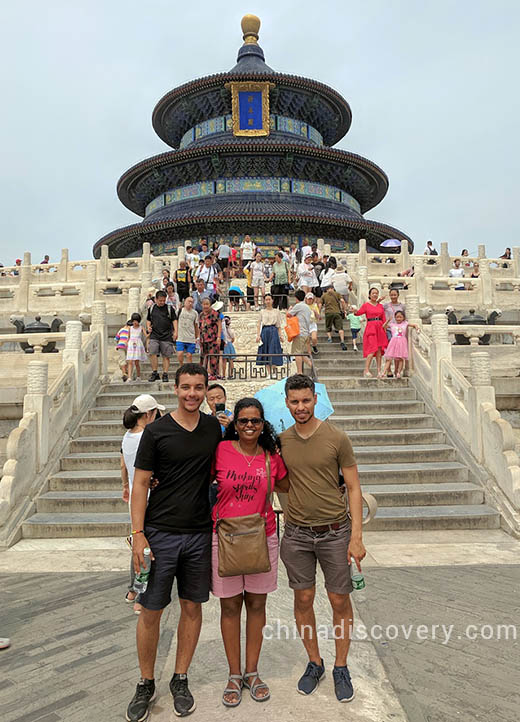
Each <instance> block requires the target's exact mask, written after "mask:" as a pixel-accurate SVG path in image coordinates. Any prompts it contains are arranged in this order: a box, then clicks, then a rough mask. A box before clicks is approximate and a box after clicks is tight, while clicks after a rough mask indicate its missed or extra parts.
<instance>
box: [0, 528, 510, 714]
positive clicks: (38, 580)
mask: <svg viewBox="0 0 520 722" xmlns="http://www.w3.org/2000/svg"><path fill="white" fill-rule="evenodd" d="M52 544H53V547H54V550H53V551H50V550H49V549H48V547H49V546H50V544H49V542H45V541H44V540H23V541H22V542H20V543H19V544H18V545H16V546H15V547H13V548H12V549H10V550H9V551H6V552H3V553H2V554H0V572H1V573H2V586H3V595H2V596H3V602H2V604H3V610H2V612H3V613H2V629H1V633H2V635H6V636H10V637H11V639H12V646H11V648H10V649H9V650H5V651H2V652H0V669H1V671H2V682H3V683H2V690H1V692H0V702H1V710H2V715H1V718H2V720H3V721H5V722H60V721H61V720H63V721H66V722H83V721H84V722H87V721H89V722H90V720H93V719H102V720H103V721H104V722H112V721H114V722H115V721H116V720H121V719H123V718H124V711H125V708H126V705H127V703H128V701H129V699H130V697H131V696H132V693H133V690H134V687H135V683H136V681H137V678H138V669H137V660H136V654H135V644H134V633H135V624H136V620H137V617H136V616H135V615H134V614H133V613H132V609H131V607H130V606H129V605H126V604H125V603H124V601H123V597H124V593H125V587H126V583H127V572H126V570H127V566H128V561H129V559H128V552H127V551H126V550H125V549H124V546H123V543H122V542H121V540H120V539H91V540H89V539H83V540H63V541H61V542H60V541H59V540H53V542H52ZM366 544H367V548H368V551H369V555H368V558H367V562H366V565H365V574H366V578H367V581H368V594H367V601H366V602H365V603H363V604H360V605H358V610H357V614H356V622H363V624H364V626H363V627H356V639H355V641H354V642H353V645H352V650H351V654H350V657H349V660H350V667H351V670H352V675H353V679H354V682H355V688H356V698H355V700H354V701H353V702H352V703H350V704H349V705H339V703H338V702H337V701H336V699H335V697H334V691H333V686H332V675H331V668H332V664H333V650H334V642H333V638H332V630H331V629H330V628H328V629H327V628H326V627H325V626H324V627H323V628H319V634H320V636H321V637H322V638H323V641H322V643H321V647H322V653H323V656H324V659H325V664H326V667H327V677H326V678H325V680H324V681H323V683H322V684H321V685H320V687H319V689H318V691H317V693H316V694H314V695H312V697H309V698H306V697H302V696H301V695H298V694H297V692H296V689H295V686H296V682H297V679H298V677H299V676H300V674H301V673H302V670H303V668H304V666H305V657H304V653H303V647H302V645H301V643H300V641H299V639H297V638H294V633H293V626H292V595H291V593H290V591H289V590H288V588H287V584H286V579H285V573H284V571H283V569H281V570H280V575H279V590H278V591H277V592H276V594H273V595H271V596H270V598H269V603H268V622H269V623H270V624H271V625H272V627H273V629H272V634H273V636H274V637H276V636H281V637H282V638H281V639H279V640H278V639H272V640H266V641H265V643H264V649H263V652H262V657H261V673H262V674H263V675H264V677H265V679H266V680H267V681H268V682H269V684H270V687H271V693H272V699H271V700H270V701H269V702H267V703H265V704H256V703H254V702H253V701H252V700H251V699H250V698H249V697H248V696H247V695H246V694H244V698H243V701H242V704H241V706H240V707H239V708H238V709H236V710H226V709H225V708H224V707H223V706H222V704H221V702H220V697H221V692H222V689H223V686H224V683H225V678H226V672H227V669H226V663H225V656H224V650H223V647H222V642H221V639H220V630H219V623H218V614H219V608H218V603H217V601H216V600H215V599H211V600H210V602H209V603H208V604H207V605H205V606H204V625H203V629H202V634H201V639H200V642H199V646H198V648H197V652H196V656H195V659H194V663H193V666H192V670H191V672H190V686H191V687H192V689H193V692H194V693H195V697H196V701H197V710H196V711H195V712H194V714H193V716H192V719H193V720H194V722H196V720H204V721H205V720H210V719H211V720H215V721H218V720H229V719H231V718H232V719H234V720H236V721H237V722H243V721H245V720H247V721H248V722H249V720H250V719H251V715H253V714H254V715H255V717H257V718H258V719H262V720H266V722H279V720H280V719H283V720H294V721H295V722H296V721H297V720H298V721H299V720H313V722H321V721H322V720H323V721H325V720H327V721H329V720H342V719H348V720H351V721H352V722H361V721H362V720H363V721H364V722H366V721H368V722H383V721H387V720H388V721H392V722H401V721H404V720H410V721H411V722H448V721H449V722H451V720H461V721H463V722H466V721H467V722H469V721H470V720H471V721H473V720H483V721H485V722H488V721H489V722H491V720H493V722H513V721H514V720H516V719H518V709H519V704H520V695H519V693H518V689H519V688H520V655H519V653H518V651H519V641H518V640H515V639H514V638H513V633H512V632H511V630H509V639H505V638H502V639H500V640H498V639H496V634H494V636H495V638H492V639H483V638H482V636H485V637H487V636H489V634H490V631H489V625H492V626H493V627H496V626H497V625H511V624H513V625H514V624H517V623H518V619H519V618H520V615H519V611H520V610H519V606H520V605H519V601H518V600H519V598H520V597H519V592H520V564H519V563H518V560H519V559H520V556H519V551H520V542H518V541H516V540H514V539H511V537H509V536H507V535H506V534H504V533H503V532H501V531H499V530H493V531H477V532H471V531H455V532H447V531H445V532H423V533H413V532H410V533H408V532H401V533H395V532H393V533H385V532H381V533H375V532H372V533H367V534H366ZM56 546H58V547H59V548H58V549H56ZM46 547H47V548H46ZM316 608H317V621H318V624H323V625H328V623H329V616H330V615H329V613H328V607H327V600H326V598H325V595H324V594H323V593H320V594H319V595H318V598H317V605H316ZM176 619H177V607H176V605H171V607H170V608H168V610H167V611H166V613H165V616H164V624H163V627H162V636H161V641H160V645H159V656H158V664H157V674H156V678H157V681H158V692H159V697H158V700H157V702H156V704H155V706H154V709H153V714H152V717H151V719H152V721H153V722H166V721H167V720H168V722H169V721H170V720H172V719H173V713H172V707H171V698H170V696H169V693H168V682H169V679H170V676H171V673H172V669H173V663H174V655H175V640H174V635H173V630H174V627H175V623H176ZM278 620H279V625H280V626H279V625H278ZM283 625H286V627H284V626H283ZM374 625H380V627H381V629H382V632H381V631H380V629H379V627H378V626H374ZM409 625H413V626H412V627H411V628H410V626H409ZM418 625H425V627H426V630H427V631H426V632H424V633H423V634H422V636H421V635H420V632H421V630H420V629H418ZM432 625H445V628H444V629H443V628H442V627H441V626H439V627H438V628H437V629H436V631H435V638H433V637H432V634H431V628H432ZM451 625H453V627H451ZM468 625H474V630H475V632H476V636H477V638H476V639H474V640H473V639H470V638H469V636H470V635H467V634H466V628H467V627H468ZM278 628H279V629H280V634H279V635H278ZM396 629H397V630H398V631H399V634H398V636H397V637H395V634H396V631H395V630H396ZM450 629H451V631H450ZM474 630H473V628H472V629H471V633H473V631H474ZM480 630H482V631H483V635H482V636H480ZM447 634H449V639H448V640H447V638H446V635H447ZM501 634H502V637H504V635H505V634H506V631H505V628H502V632H501ZM406 635H408V639H406V638H405V636H406ZM286 636H288V637H289V638H288V639H286ZM379 636H381V637H382V638H381V639H379ZM367 637H368V638H367ZM393 637H395V638H393ZM423 637H424V638H423Z"/></svg>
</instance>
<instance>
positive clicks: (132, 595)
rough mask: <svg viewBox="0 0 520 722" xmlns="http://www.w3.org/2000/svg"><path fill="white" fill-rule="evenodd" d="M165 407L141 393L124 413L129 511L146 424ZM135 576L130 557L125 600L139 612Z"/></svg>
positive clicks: (123, 444) (124, 466)
mask: <svg viewBox="0 0 520 722" xmlns="http://www.w3.org/2000/svg"><path fill="white" fill-rule="evenodd" d="M165 408H166V407H165V406H162V405H161V404H158V403H157V401H156V400H155V399H154V397H153V396H150V394H141V395H140V396H137V397H136V398H135V399H134V400H133V402H132V405H131V406H130V407H129V408H128V409H127V410H126V411H125V413H124V414H123V426H124V427H125V429H128V430H127V432H126V434H125V435H124V436H123V441H122V442H121V479H122V481H123V501H125V502H126V503H127V504H128V510H129V511H130V499H131V497H132V485H133V482H134V471H135V469H134V463H135V457H136V454H137V449H138V447H139V442H140V441H141V436H142V435H143V431H144V428H145V426H146V425H147V424H150V423H151V422H152V421H155V419H156V417H157V415H159V416H160V413H159V412H160V411H164V410H165ZM134 578H135V571H134V563H133V559H132V558H130V584H129V586H128V592H127V593H126V597H125V601H126V602H127V603H128V604H131V603H132V602H134V612H135V613H136V614H139V613H140V611H141V605H140V604H138V603H137V601H136V600H137V594H136V592H134V590H133V586H134Z"/></svg>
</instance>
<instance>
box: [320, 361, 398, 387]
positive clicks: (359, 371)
mask: <svg viewBox="0 0 520 722" xmlns="http://www.w3.org/2000/svg"><path fill="white" fill-rule="evenodd" d="M314 368H315V369H316V373H317V375H318V381H320V382H321V383H323V382H322V381H321V377H322V376H331V377H332V376H336V377H339V378H340V379H343V377H344V376H345V375H348V376H358V375H359V377H360V378H362V377H363V369H364V366H363V364H362V363H354V364H346V363H341V361H336V362H334V363H330V364H327V365H326V366H322V365H320V364H317V363H316V361H314ZM388 380H389V381H391V379H388Z"/></svg>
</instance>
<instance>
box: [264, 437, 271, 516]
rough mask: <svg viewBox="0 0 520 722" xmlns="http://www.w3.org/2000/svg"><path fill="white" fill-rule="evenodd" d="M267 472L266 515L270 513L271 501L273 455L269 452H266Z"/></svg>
mask: <svg viewBox="0 0 520 722" xmlns="http://www.w3.org/2000/svg"><path fill="white" fill-rule="evenodd" d="M265 471H266V474H267V493H266V495H265V509H264V514H265V515H267V512H268V511H269V499H270V496H271V454H270V453H269V452H268V451H266V452H265Z"/></svg>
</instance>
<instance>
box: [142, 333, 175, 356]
mask: <svg viewBox="0 0 520 722" xmlns="http://www.w3.org/2000/svg"><path fill="white" fill-rule="evenodd" d="M174 352H175V344H174V343H173V341H159V340H158V339H156V338H151V339H150V342H149V344H148V353H149V354H150V356H159V355H161V356H166V358H170V356H173V354H174Z"/></svg>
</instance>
